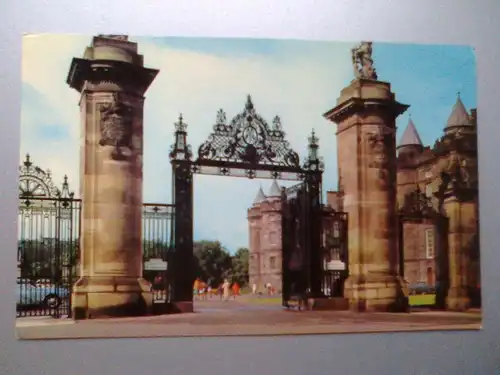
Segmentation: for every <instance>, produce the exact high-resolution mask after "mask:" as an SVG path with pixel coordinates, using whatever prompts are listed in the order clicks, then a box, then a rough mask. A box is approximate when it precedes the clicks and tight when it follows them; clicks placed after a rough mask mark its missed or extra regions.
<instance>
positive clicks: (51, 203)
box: [16, 155, 81, 316]
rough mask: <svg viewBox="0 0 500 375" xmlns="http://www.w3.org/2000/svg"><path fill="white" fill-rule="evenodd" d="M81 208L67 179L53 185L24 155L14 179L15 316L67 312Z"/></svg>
mask: <svg viewBox="0 0 500 375" xmlns="http://www.w3.org/2000/svg"><path fill="white" fill-rule="evenodd" d="M80 209H81V201H80V200H79V199H75V198H74V195H73V193H72V192H70V191H69V186H68V179H67V177H66V176H65V177H64V181H63V184H62V188H61V189H58V188H57V187H56V186H55V185H54V184H53V182H52V177H51V174H50V172H46V171H43V170H42V169H41V168H39V167H38V166H35V165H33V163H32V162H31V160H30V157H29V155H27V156H26V160H25V161H24V162H23V164H22V165H21V166H20V177H19V213H18V250H17V254H18V255H17V259H18V277H17V291H16V294H17V315H18V316H28V315H29V316H32V315H52V316H61V315H69V313H70V308H71V307H70V296H71V287H72V285H73V283H74V282H75V281H76V279H77V276H78V275H77V272H76V264H77V259H78V258H79V235H80Z"/></svg>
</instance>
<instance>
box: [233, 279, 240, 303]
mask: <svg viewBox="0 0 500 375" xmlns="http://www.w3.org/2000/svg"><path fill="white" fill-rule="evenodd" d="M232 289H233V298H234V299H236V296H239V295H240V285H239V284H238V283H237V282H235V283H234V284H233V288H232Z"/></svg>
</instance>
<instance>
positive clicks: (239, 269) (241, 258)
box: [231, 247, 250, 287]
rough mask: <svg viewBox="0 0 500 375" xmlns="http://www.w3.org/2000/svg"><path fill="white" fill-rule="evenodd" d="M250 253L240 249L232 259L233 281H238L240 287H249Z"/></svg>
mask: <svg viewBox="0 0 500 375" xmlns="http://www.w3.org/2000/svg"><path fill="white" fill-rule="evenodd" d="M249 257H250V255H249V252H248V249H247V248H245V247H240V248H239V249H238V250H237V251H236V254H234V256H233V257H232V258H231V261H232V269H233V275H232V278H233V281H236V282H237V283H238V284H240V286H242V287H243V286H245V285H248V280H249V276H248V260H249Z"/></svg>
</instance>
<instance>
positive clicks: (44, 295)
mask: <svg viewBox="0 0 500 375" xmlns="http://www.w3.org/2000/svg"><path fill="white" fill-rule="evenodd" d="M16 294H17V305H18V306H35V305H39V306H43V307H46V308H51V309H56V308H58V307H59V306H60V305H61V303H62V301H63V300H64V299H66V298H68V297H69V295H70V291H69V290H68V289H67V288H64V287H58V286H55V285H45V286H44V285H41V286H37V285H33V284H31V283H29V282H24V281H23V280H18V282H17V290H16Z"/></svg>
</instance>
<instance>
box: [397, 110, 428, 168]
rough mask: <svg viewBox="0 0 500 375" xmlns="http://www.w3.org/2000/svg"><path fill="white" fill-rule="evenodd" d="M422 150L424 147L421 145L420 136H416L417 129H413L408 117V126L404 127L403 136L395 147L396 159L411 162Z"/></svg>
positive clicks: (411, 121)
mask: <svg viewBox="0 0 500 375" xmlns="http://www.w3.org/2000/svg"><path fill="white" fill-rule="evenodd" d="M423 150H424V145H423V144H422V140H421V139H420V135H419V134H418V131H417V128H416V127H415V124H414V123H413V120H412V119H411V116H410V119H409V120H408V125H407V126H406V129H405V131H404V132H403V136H402V137H401V140H400V141H399V145H398V146H397V147H396V151H397V153H398V158H400V159H405V160H411V159H414V158H415V157H417V156H418V155H420V154H421V153H422V151H423Z"/></svg>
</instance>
